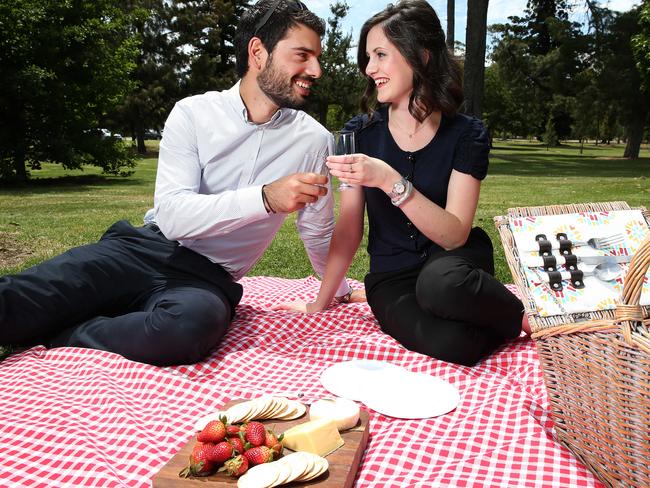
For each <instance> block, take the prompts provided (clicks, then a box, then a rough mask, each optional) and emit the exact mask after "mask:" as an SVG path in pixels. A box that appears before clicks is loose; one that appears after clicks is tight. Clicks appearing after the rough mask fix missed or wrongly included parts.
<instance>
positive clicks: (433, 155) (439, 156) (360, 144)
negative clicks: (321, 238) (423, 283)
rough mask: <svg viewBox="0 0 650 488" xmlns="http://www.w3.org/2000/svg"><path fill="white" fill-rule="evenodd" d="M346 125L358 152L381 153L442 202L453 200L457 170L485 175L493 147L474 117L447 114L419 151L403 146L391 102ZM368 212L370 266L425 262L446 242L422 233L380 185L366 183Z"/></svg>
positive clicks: (378, 269) (375, 269) (406, 265)
mask: <svg viewBox="0 0 650 488" xmlns="http://www.w3.org/2000/svg"><path fill="white" fill-rule="evenodd" d="M344 130H349V131H354V132H355V133H356V135H355V138H356V144H357V152H359V153H363V154H366V155H368V156H371V157H375V158H379V159H381V160H383V161H385V162H386V163H388V164H389V165H391V166H392V167H393V168H395V169H396V170H397V171H398V172H399V173H400V174H401V175H402V176H404V177H407V178H408V179H409V180H410V181H411V182H412V183H413V186H414V187H415V188H417V190H418V191H419V192H420V193H422V194H423V195H424V196H425V197H427V198H428V199H429V200H431V201H433V202H435V203H436V204H438V205H439V206H440V207H442V208H445V205H446V204H447V187H448V185H449V178H450V176H451V171H452V170H453V169H455V170H456V171H459V172H461V173H466V174H469V175H472V176H473V177H474V178H476V179H478V180H482V179H483V178H485V176H486V174H487V168H488V153H489V152H490V146H489V139H488V133H487V130H486V128H485V126H484V125H483V123H482V122H481V121H480V120H478V119H476V118H473V117H468V116H466V115H463V114H456V115H455V116H453V117H446V116H443V117H442V119H441V121H440V127H439V128H438V131H437V133H436V135H435V137H434V138H433V139H432V140H431V141H430V142H429V143H428V144H427V145H426V146H425V147H423V148H422V149H420V150H418V151H415V152H408V151H403V150H402V149H400V148H399V146H398V145H397V143H396V142H395V140H394V139H393V136H392V135H391V133H390V131H389V130H388V106H384V107H381V108H380V109H379V110H377V111H376V112H374V114H373V116H372V117H368V115H366V114H364V115H358V116H356V117H354V118H353V119H352V120H350V121H349V122H348V123H347V124H346V125H345V129H344ZM364 193H365V198H366V208H367V212H368V225H369V233H368V254H370V272H372V273H380V272H386V271H396V270H400V269H405V268H410V267H414V266H417V265H422V264H423V263H424V262H425V261H426V260H427V257H428V256H430V255H431V254H432V253H434V252H436V251H438V250H441V249H442V248H441V247H440V246H438V245H437V244H435V243H434V242H432V241H431V240H429V239H428V238H427V237H426V236H424V234H422V233H420V232H419V231H418V229H417V228H416V227H415V225H414V224H413V223H412V222H410V221H409V219H408V218H407V217H406V215H405V214H404V213H403V212H402V211H401V210H400V209H399V208H398V207H396V206H394V205H393V204H392V203H391V201H390V198H389V197H388V195H386V194H385V193H384V192H383V191H382V190H380V189H379V188H367V187H364Z"/></svg>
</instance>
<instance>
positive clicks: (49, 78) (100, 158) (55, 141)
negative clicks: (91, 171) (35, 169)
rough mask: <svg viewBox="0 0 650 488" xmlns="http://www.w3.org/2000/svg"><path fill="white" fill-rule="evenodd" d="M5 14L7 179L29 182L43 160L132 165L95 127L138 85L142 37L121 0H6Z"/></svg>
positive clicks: (116, 167)
mask: <svg viewBox="0 0 650 488" xmlns="http://www.w3.org/2000/svg"><path fill="white" fill-rule="evenodd" d="M0 18H1V19H2V22H0V65H1V66H2V70H0V84H1V85H2V87H3V89H2V91H1V92H0V107H2V110H3V113H2V117H0V178H2V179H9V178H18V179H22V180H24V179H26V178H27V176H28V175H27V168H26V165H27V164H31V165H35V166H36V165H38V164H39V163H40V162H41V161H51V162H55V163H61V164H62V165H63V166H64V167H66V168H77V167H80V166H81V165H82V164H94V165H97V166H100V167H102V168H103V169H104V171H105V172H108V173H113V174H116V173H120V172H121V171H122V170H123V168H125V167H127V168H128V167H131V166H132V165H133V161H132V159H130V158H129V157H128V155H127V153H126V150H125V149H124V148H123V147H122V146H121V144H120V143H119V142H117V141H115V140H111V139H105V140H102V139H101V138H100V136H99V134H98V132H96V131H93V130H90V129H92V128H96V127H98V125H99V124H100V123H101V122H103V121H104V120H105V117H106V114H108V113H109V112H110V111H111V110H112V108H113V107H114V106H115V105H116V104H117V103H118V102H119V101H120V100H121V98H122V97H123V96H124V94H125V93H126V92H127V91H128V90H129V89H130V88H131V83H130V81H129V72H130V71H131V70H132V69H133V67H134V63H133V60H134V58H135V48H136V43H135V42H134V40H133V39H132V38H131V37H130V36H129V35H128V32H127V29H126V25H127V22H126V18H125V16H124V15H123V13H122V12H121V11H120V10H119V9H118V8H116V7H115V6H114V2H112V1H110V0H95V1H93V2H69V1H65V0H4V1H3V2H2V3H0Z"/></svg>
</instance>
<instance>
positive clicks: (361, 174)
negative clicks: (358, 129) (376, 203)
mask: <svg viewBox="0 0 650 488" xmlns="http://www.w3.org/2000/svg"><path fill="white" fill-rule="evenodd" d="M327 161H328V166H329V168H330V172H331V174H332V175H334V176H337V177H338V178H339V179H340V180H341V181H343V182H345V183H350V184H352V185H363V186H368V187H376V188H379V189H381V190H382V191H384V192H385V193H386V194H388V193H389V192H390V191H391V190H392V189H393V184H394V183H395V182H396V181H398V180H399V179H401V178H402V176H401V175H400V174H399V173H398V172H397V171H396V170H395V169H393V168H392V167H391V166H390V165H388V164H387V163H386V162H384V161H382V160H381V159H377V158H371V157H369V156H366V155H365V154H352V155H346V156H329V157H328V159H327ZM480 187H481V182H480V181H479V180H477V179H476V178H474V177H473V176H470V175H467V174H464V173H461V172H459V171H456V170H452V172H451V176H450V178H449V184H448V189H447V205H446V206H445V208H444V209H443V208H442V207H440V206H439V205H437V204H435V203H434V202H432V201H431V200H429V199H428V198H427V197H425V196H424V195H423V194H421V193H420V192H418V191H417V190H416V189H413V193H412V195H411V196H410V197H409V198H408V199H407V200H406V201H405V202H404V203H403V204H402V205H400V208H401V209H402V211H403V212H404V213H405V214H406V216H407V217H408V218H409V220H410V221H411V222H413V224H414V225H415V226H416V227H417V229H418V230H419V231H420V232H422V233H423V234H424V235H425V236H427V237H428V238H429V239H431V240H432V241H433V242H435V243H436V244H438V245H439V246H441V247H442V248H444V249H448V250H449V249H455V248H457V247H460V246H462V245H463V244H465V241H467V236H468V235H469V232H470V230H471V228H472V222H473V220H474V214H475V213H476V206H477V205H478V198H479V193H480Z"/></svg>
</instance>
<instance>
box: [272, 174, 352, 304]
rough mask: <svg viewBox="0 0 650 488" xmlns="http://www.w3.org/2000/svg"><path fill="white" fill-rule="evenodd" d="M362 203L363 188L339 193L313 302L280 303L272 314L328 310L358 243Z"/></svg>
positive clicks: (349, 189) (348, 189)
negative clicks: (332, 226)
mask: <svg viewBox="0 0 650 488" xmlns="http://www.w3.org/2000/svg"><path fill="white" fill-rule="evenodd" d="M364 203H365V200H364V195H363V188H362V187H361V186H357V187H352V188H347V189H346V190H344V191H342V192H341V208H340V212H339V217H338V219H337V221H336V226H335V227H334V232H333V234H332V240H331V242H330V248H329V252H328V254H327V265H326V267H325V275H324V276H323V282H322V284H321V287H320V290H319V292H318V297H317V298H316V301H315V302H312V303H305V302H301V301H295V302H288V303H281V304H279V305H277V306H276V307H274V309H275V310H279V309H281V310H297V311H301V312H307V313H314V312H319V311H321V310H325V309H326V308H328V307H329V305H330V304H331V303H332V300H333V298H334V295H335V293H336V290H337V288H338V286H339V284H340V283H341V280H342V279H343V278H344V277H345V273H346V272H347V271H348V268H349V267H350V263H352V259H353V258H354V254H355V253H356V251H357V249H358V248H359V244H360V243H361V238H362V237H363V212H364ZM355 295H357V296H355ZM355 295H353V300H352V301H362V300H363V297H362V296H361V295H362V294H359V293H356V290H355Z"/></svg>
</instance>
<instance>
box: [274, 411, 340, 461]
mask: <svg viewBox="0 0 650 488" xmlns="http://www.w3.org/2000/svg"><path fill="white" fill-rule="evenodd" d="M282 444H283V445H284V446H285V447H288V448H289V449H291V450H292V451H306V452H311V453H312V454H317V455H319V456H327V455H328V454H331V453H332V452H334V451H336V450H337V449H338V448H339V447H341V446H342V445H343V444H345V442H344V441H343V439H342V438H341V436H340V435H339V431H338V429H337V428H336V422H334V421H333V420H330V419H317V420H310V421H309V422H305V423H304V424H298V425H296V426H294V427H291V428H290V429H289V430H287V431H285V433H284V438H283V439H282Z"/></svg>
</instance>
